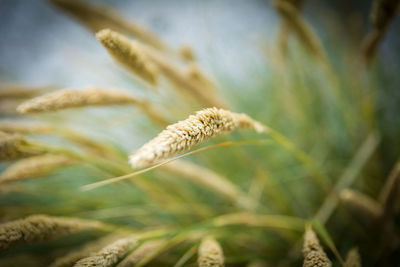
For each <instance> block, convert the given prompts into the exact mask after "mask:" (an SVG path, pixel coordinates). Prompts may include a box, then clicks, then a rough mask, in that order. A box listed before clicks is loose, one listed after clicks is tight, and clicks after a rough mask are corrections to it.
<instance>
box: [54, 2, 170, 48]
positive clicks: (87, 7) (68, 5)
mask: <svg viewBox="0 0 400 267" xmlns="http://www.w3.org/2000/svg"><path fill="white" fill-rule="evenodd" d="M52 3H53V4H55V5H56V6H57V7H59V8H60V9H62V10H63V11H65V12H67V13H68V14H70V15H72V16H73V17H75V18H76V19H77V20H78V21H80V22H81V23H82V24H83V25H85V26H86V27H88V28H89V29H90V30H92V31H93V32H97V31H99V30H102V29H105V28H109V29H112V30H115V31H119V32H123V33H126V34H130V35H133V36H134V37H136V38H139V39H141V40H143V41H144V42H146V43H148V44H149V45H151V46H153V47H155V48H157V49H166V45H165V44H164V43H163V42H162V41H161V40H160V39H159V38H158V37H157V36H156V35H155V34H153V33H151V32H150V31H149V30H148V29H146V28H145V27H144V26H142V25H139V24H137V23H132V22H130V21H128V20H126V19H125V18H124V17H123V16H122V15H121V14H120V13H118V12H117V11H116V10H114V9H112V8H110V7H108V6H105V5H95V4H90V3H88V1H81V0H52Z"/></svg>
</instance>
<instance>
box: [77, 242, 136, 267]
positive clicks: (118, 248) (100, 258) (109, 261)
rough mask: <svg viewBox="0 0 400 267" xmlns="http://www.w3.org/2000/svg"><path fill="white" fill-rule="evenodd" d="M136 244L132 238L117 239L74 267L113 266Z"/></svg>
mask: <svg viewBox="0 0 400 267" xmlns="http://www.w3.org/2000/svg"><path fill="white" fill-rule="evenodd" d="M136 244H137V240H136V238H135V237H134V236H129V237H126V238H123V239H119V240H117V241H115V242H113V243H112V244H110V245H108V246H106V247H104V248H102V249H101V250H100V251H98V252H97V253H95V254H94V255H91V256H89V257H87V258H83V259H81V260H79V261H78V262H77V263H76V264H75V265H74V266H75V267H84V266H92V267H94V266H98V267H108V266H114V264H116V263H117V262H118V261H119V260H121V259H122V258H123V257H124V255H125V254H126V253H127V252H128V251H129V250H130V249H132V248H133V247H134V246H135V245H136Z"/></svg>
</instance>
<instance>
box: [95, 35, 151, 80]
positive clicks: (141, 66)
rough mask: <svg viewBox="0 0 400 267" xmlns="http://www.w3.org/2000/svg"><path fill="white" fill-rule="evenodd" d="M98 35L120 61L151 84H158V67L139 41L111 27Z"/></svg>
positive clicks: (111, 53) (112, 54)
mask: <svg viewBox="0 0 400 267" xmlns="http://www.w3.org/2000/svg"><path fill="white" fill-rule="evenodd" d="M96 37H97V39H98V40H99V42H100V43H101V44H102V45H103V46H104V47H105V48H106V49H107V51H108V53H109V54H110V55H111V56H112V57H113V58H114V59H115V60H116V61H117V62H118V63H120V64H121V65H122V66H124V67H125V68H127V69H128V70H130V71H133V72H134V73H135V74H136V75H137V76H139V77H140V78H142V79H143V80H145V81H147V82H149V83H150V84H152V85H157V77H158V68H157V66H156V65H155V64H153V62H152V61H151V60H150V59H149V58H148V57H147V55H146V53H145V52H144V51H143V50H142V48H141V46H140V45H139V43H138V42H137V41H135V40H130V39H129V38H127V37H125V36H124V35H122V34H119V33H118V32H115V31H112V30H110V29H104V30H101V31H99V32H98V33H97V34H96Z"/></svg>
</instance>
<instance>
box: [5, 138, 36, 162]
mask: <svg viewBox="0 0 400 267" xmlns="http://www.w3.org/2000/svg"><path fill="white" fill-rule="evenodd" d="M24 144H27V141H26V140H25V138H24V137H23V136H22V135H19V134H7V133H4V132H0V160H16V159H21V158H25V157H29V156H33V155H36V154H37V153H34V152H27V151H24V150H23V149H22V148H21V146H22V145H24Z"/></svg>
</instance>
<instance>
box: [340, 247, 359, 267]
mask: <svg viewBox="0 0 400 267" xmlns="http://www.w3.org/2000/svg"><path fill="white" fill-rule="evenodd" d="M344 267H361V257H360V253H359V252H358V249H357V248H352V249H351V250H350V251H349V253H347V256H346V261H345V263H344Z"/></svg>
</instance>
